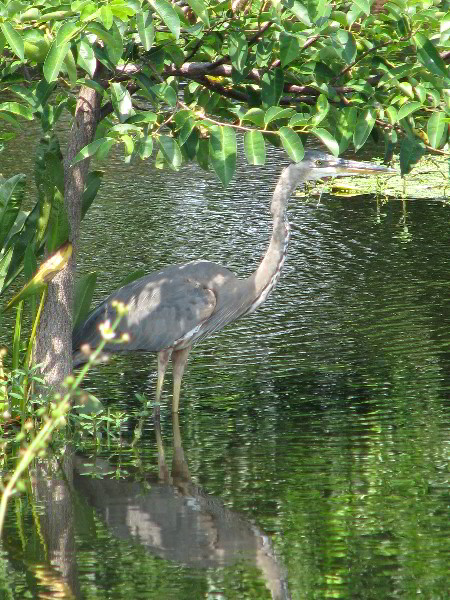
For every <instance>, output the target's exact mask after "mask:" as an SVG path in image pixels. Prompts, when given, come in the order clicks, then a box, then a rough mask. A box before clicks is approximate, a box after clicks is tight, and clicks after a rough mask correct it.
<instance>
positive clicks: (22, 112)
mask: <svg viewBox="0 0 450 600" xmlns="http://www.w3.org/2000/svg"><path fill="white" fill-rule="evenodd" d="M1 111H6V112H9V113H12V114H13V115H19V116H21V117H23V118H24V119H27V120H28V121H32V120H33V118H34V115H33V111H32V110H31V108H29V107H28V106H24V105H23V104H19V103H18V102H2V103H1V104H0V112H1Z"/></svg>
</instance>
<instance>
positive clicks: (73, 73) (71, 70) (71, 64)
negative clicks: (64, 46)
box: [64, 48, 77, 87]
mask: <svg viewBox="0 0 450 600" xmlns="http://www.w3.org/2000/svg"><path fill="white" fill-rule="evenodd" d="M64 65H65V67H66V69H67V75H68V77H69V81H70V84H71V85H72V87H75V86H76V84H77V65H76V63H75V58H74V56H73V53H72V50H71V49H70V48H69V50H68V51H67V54H66V57H65V59H64Z"/></svg>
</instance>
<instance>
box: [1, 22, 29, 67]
mask: <svg viewBox="0 0 450 600" xmlns="http://www.w3.org/2000/svg"><path fill="white" fill-rule="evenodd" d="M0 30H1V32H2V33H3V35H4V36H5V38H6V41H7V42H8V44H9V47H10V48H11V50H12V51H13V52H14V54H15V55H16V56H18V57H19V58H20V60H23V59H24V56H25V45H24V42H23V39H22V36H21V35H20V33H19V32H18V31H16V30H15V29H14V27H13V26H12V25H11V23H9V22H8V21H5V22H4V23H0Z"/></svg>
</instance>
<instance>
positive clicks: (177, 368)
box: [172, 346, 191, 413]
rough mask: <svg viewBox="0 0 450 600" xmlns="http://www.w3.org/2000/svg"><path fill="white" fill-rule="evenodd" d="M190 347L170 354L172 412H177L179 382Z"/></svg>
mask: <svg viewBox="0 0 450 600" xmlns="http://www.w3.org/2000/svg"><path fill="white" fill-rule="evenodd" d="M190 349H191V348H190V347H189V346H188V347H187V348H183V349H182V350H174V352H173V353H172V367H173V400H172V412H173V413H177V412H178V405H179V403H180V389H181V380H182V378H183V373H184V367H185V366H186V363H187V359H188V356H189V351H190Z"/></svg>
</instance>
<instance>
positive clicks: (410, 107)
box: [397, 102, 422, 121]
mask: <svg viewBox="0 0 450 600" xmlns="http://www.w3.org/2000/svg"><path fill="white" fill-rule="evenodd" d="M421 107H422V104H421V103H420V102H406V103H405V104H403V105H402V107H401V108H400V109H399V111H398V113H397V119H398V120H399V121H400V120H401V119H404V118H405V117H407V116H408V115H410V114H411V113H413V112H415V111H416V110H419V108H421Z"/></svg>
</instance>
